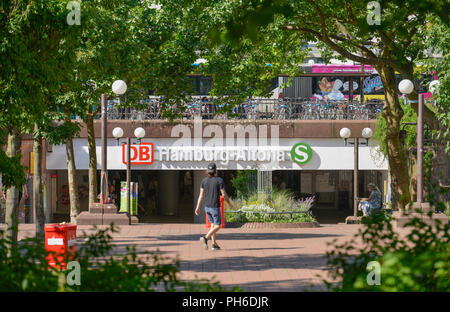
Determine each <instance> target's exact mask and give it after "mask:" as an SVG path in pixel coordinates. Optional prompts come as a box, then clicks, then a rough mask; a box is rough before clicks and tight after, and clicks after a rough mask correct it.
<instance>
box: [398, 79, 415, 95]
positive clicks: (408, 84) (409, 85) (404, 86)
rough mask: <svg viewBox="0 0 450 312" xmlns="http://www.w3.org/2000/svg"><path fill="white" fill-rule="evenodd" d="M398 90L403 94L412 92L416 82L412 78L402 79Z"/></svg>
mask: <svg viewBox="0 0 450 312" xmlns="http://www.w3.org/2000/svg"><path fill="white" fill-rule="evenodd" d="M398 90H399V91H400V92H401V93H402V94H406V95H408V94H411V92H413V91H414V84H413V82H412V81H411V80H409V79H403V80H402V81H400V83H399V84H398Z"/></svg>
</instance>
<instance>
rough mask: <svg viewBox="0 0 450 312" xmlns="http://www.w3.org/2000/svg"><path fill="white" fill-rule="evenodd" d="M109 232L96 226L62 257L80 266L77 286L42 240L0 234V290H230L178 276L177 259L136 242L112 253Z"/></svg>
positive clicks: (111, 228)
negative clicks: (50, 259) (51, 262)
mask: <svg viewBox="0 0 450 312" xmlns="http://www.w3.org/2000/svg"><path fill="white" fill-rule="evenodd" d="M114 231H115V229H114V227H113V226H111V227H110V228H107V229H104V230H98V231H97V232H96V233H94V234H92V235H89V236H87V237H86V238H85V239H84V243H83V244H82V245H81V246H78V250H77V252H76V253H75V254H74V255H70V254H66V255H65V262H66V263H67V262H68V261H71V260H76V261H78V262H79V264H80V269H81V271H80V279H81V280H80V284H81V285H72V286H70V285H68V284H67V283H66V274H68V273H69V272H70V271H64V270H60V269H56V268H53V267H49V266H48V263H47V260H46V256H47V255H48V252H47V251H46V250H45V247H44V246H43V244H42V240H36V239H34V238H28V239H25V240H23V241H21V242H19V243H18V244H15V243H13V245H12V246H13V248H8V247H9V246H11V242H10V241H8V240H7V239H5V238H3V237H1V236H0V275H1V276H2V278H1V279H0V291H51V292H54V291H68V292H71V291H133V292H135V291H157V290H164V291H180V290H181V291H183V290H184V291H230V289H225V288H224V287H222V286H221V285H220V284H219V283H218V282H217V281H212V280H206V279H202V280H194V281H182V280H180V279H179V277H178V274H179V262H178V260H177V259H175V260H172V259H170V258H167V257H162V256H161V255H159V254H158V252H156V253H155V254H140V253H138V252H137V251H136V248H135V246H127V248H126V252H125V253H120V252H117V251H115V250H114V248H113V244H112V243H113V241H112V236H111V234H112V233H113V232H114ZM8 250H10V251H9V252H8ZM57 264H59V263H58V262H57ZM232 291H239V288H237V287H235V288H233V289H232Z"/></svg>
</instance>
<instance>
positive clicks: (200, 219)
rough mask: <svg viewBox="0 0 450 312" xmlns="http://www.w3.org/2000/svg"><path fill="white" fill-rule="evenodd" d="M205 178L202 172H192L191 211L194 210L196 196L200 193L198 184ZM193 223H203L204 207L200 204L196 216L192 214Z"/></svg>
mask: <svg viewBox="0 0 450 312" xmlns="http://www.w3.org/2000/svg"><path fill="white" fill-rule="evenodd" d="M205 177H206V175H205V171H204V170H195V171H194V203H193V207H192V209H193V210H195V207H197V201H198V195H199V193H200V184H201V183H202V180H203V179H204V178H205ZM194 223H203V224H204V223H205V206H204V205H203V204H202V206H201V207H200V213H199V215H198V216H196V215H195V214H194Z"/></svg>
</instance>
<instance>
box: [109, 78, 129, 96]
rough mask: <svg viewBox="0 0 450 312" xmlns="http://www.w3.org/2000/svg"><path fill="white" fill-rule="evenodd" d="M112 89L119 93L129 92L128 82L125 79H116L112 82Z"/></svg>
mask: <svg viewBox="0 0 450 312" xmlns="http://www.w3.org/2000/svg"><path fill="white" fill-rule="evenodd" d="M112 91H113V92H114V93H115V94H117V95H122V94H125V92H127V84H126V83H125V81H123V80H116V81H114V83H113V84H112Z"/></svg>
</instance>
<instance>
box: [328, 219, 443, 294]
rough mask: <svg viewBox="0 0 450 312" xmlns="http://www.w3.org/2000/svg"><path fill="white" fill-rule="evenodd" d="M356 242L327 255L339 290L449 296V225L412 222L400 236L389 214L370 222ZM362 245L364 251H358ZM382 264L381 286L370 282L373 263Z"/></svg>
mask: <svg viewBox="0 0 450 312" xmlns="http://www.w3.org/2000/svg"><path fill="white" fill-rule="evenodd" d="M366 222H367V224H366V225H364V227H363V228H362V229H360V230H359V232H358V233H357V234H356V235H355V237H354V238H353V239H352V240H351V241H349V242H345V243H343V244H340V245H337V244H336V240H335V241H334V242H333V243H331V244H330V245H335V248H334V249H333V250H332V251H330V252H327V261H328V264H329V265H330V267H331V270H330V277H331V278H333V279H334V280H335V281H336V283H335V284H332V283H328V282H326V281H324V282H325V283H326V284H327V286H328V289H329V290H334V291H449V290H450V281H449V279H448V277H449V276H450V261H449V260H450V259H449V255H450V245H449V225H448V224H445V225H437V226H435V227H433V226H430V225H427V224H426V223H425V222H424V221H422V220H421V219H419V218H415V219H413V220H411V221H410V222H409V223H408V224H407V227H408V229H409V230H410V231H409V233H408V234H407V235H406V236H405V237H400V235H399V234H398V233H396V232H395V231H394V230H393V228H392V225H391V222H390V221H389V220H388V219H386V216H385V215H383V214H379V215H375V216H372V217H368V218H367V219H366ZM357 241H362V246H361V247H357V246H358V244H357ZM370 261H377V262H378V263H379V264H380V273H381V274H380V285H369V284H368V282H367V277H368V273H369V272H368V271H367V269H366V266H367V264H368V263H369V262H370Z"/></svg>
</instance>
